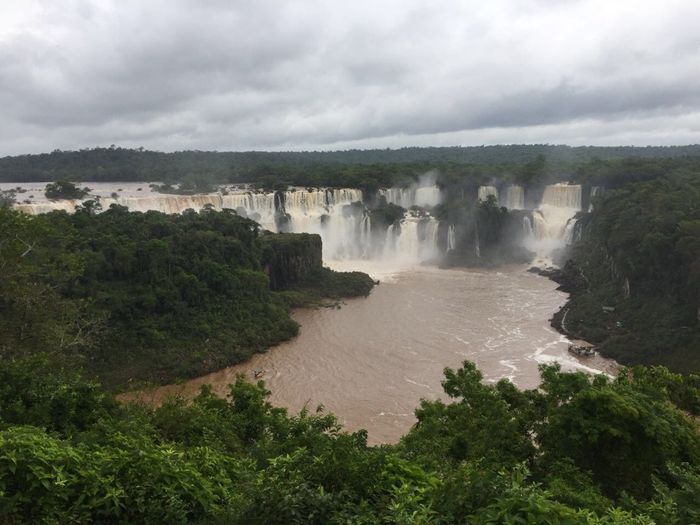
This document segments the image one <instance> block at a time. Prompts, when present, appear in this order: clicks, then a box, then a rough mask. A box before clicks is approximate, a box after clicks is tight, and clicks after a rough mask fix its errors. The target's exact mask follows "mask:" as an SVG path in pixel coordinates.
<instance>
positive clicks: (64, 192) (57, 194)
mask: <svg viewBox="0 0 700 525" xmlns="http://www.w3.org/2000/svg"><path fill="white" fill-rule="evenodd" d="M88 193H90V188H78V187H77V186H76V185H75V184H73V183H72V182H69V181H67V180H58V181H56V182H51V183H49V184H47V185H46V191H45V192H44V195H46V198H47V199H49V200H60V199H82V198H83V197H85V196H86V195H87V194H88Z"/></svg>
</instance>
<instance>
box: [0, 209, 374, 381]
mask: <svg viewBox="0 0 700 525" xmlns="http://www.w3.org/2000/svg"><path fill="white" fill-rule="evenodd" d="M258 228H259V227H258V225H257V224H256V223H254V222H253V221H251V220H248V219H245V218H242V217H239V216H238V215H236V214H235V212H232V211H222V212H213V211H205V212H202V213H200V214H197V213H194V212H191V211H187V212H185V213H183V214H182V215H165V214H161V213H156V212H148V213H129V212H127V211H126V210H125V209H124V208H122V207H119V206H115V205H113V206H112V207H110V209H109V210H106V211H104V212H103V213H99V214H95V213H94V209H93V208H92V207H90V206H84V207H83V208H81V209H78V210H77V211H76V213H75V214H73V215H68V214H66V213H63V212H54V213H50V214H46V215H42V216H36V217H29V216H26V215H22V214H20V213H17V212H14V211H12V210H7V209H0V246H2V251H0V269H1V270H2V272H3V277H4V278H3V279H2V280H0V312H2V315H0V351H1V353H2V355H3V356H4V357H6V358H9V357H12V356H16V355H28V354H31V353H34V352H37V351H45V350H46V349H51V350H52V351H53V352H55V353H56V354H58V355H62V356H64V357H71V358H73V359H76V360H79V361H80V362H81V363H82V364H83V366H85V367H86V368H87V369H88V370H89V371H90V372H92V373H95V374H97V375H99V377H100V378H101V379H102V380H103V381H104V382H105V383H107V384H109V385H110V386H116V385H122V386H123V385H125V384H127V383H128V382H130V381H140V380H150V381H155V382H164V381H172V380H173V379H175V378H177V377H191V376H194V375H201V374H203V373H206V372H209V371H213V370H216V369H220V368H222V367H224V366H227V365H229V364H233V363H236V362H239V361H242V360H244V359H246V358H248V357H249V356H250V355H251V354H252V353H253V352H257V351H261V350H264V349H265V348H267V347H269V346H271V345H273V344H276V343H278V342H280V341H283V340H286V339H288V338H290V337H292V336H294V335H296V334H297V331H298V326H297V324H296V323H295V322H294V321H293V320H292V319H291V318H290V316H289V307H288V306H287V304H285V302H284V301H283V300H282V299H281V298H280V297H278V296H277V295H276V294H274V293H272V292H271V291H270V289H269V288H270V281H269V278H268V276H267V275H266V273H265V272H266V270H267V271H268V272H269V274H270V275H271V276H273V275H275V276H276V275H279V274H280V273H282V272H283V271H284V270H285V268H294V269H295V272H287V273H284V282H282V283H279V282H278V283H277V284H278V285H279V287H281V288H289V287H292V286H306V288H305V293H306V294H307V295H306V299H307V302H315V301H318V300H319V299H320V297H328V296H330V297H333V298H337V297H338V296H342V295H345V294H347V295H353V296H354V295H366V294H367V293H369V289H371V286H372V284H373V283H372V281H371V280H370V278H369V277H368V276H366V275H364V274H358V273H349V274H336V273H334V272H331V271H330V270H327V269H323V268H322V263H321V242H320V238H319V237H318V236H315V235H299V236H297V235H292V234H284V235H276V236H270V237H274V238H275V239H276V240H277V242H276V243H274V244H271V243H270V242H267V241H266V239H267V237H263V238H262V239H261V238H260V237H259V234H258ZM281 239H283V240H281ZM278 289H279V288H278Z"/></svg>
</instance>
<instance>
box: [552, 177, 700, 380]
mask: <svg viewBox="0 0 700 525" xmlns="http://www.w3.org/2000/svg"><path fill="white" fill-rule="evenodd" d="M699 173H700V172H698V173H678V174H674V175H670V176H667V177H662V178H658V179H655V180H653V181H648V182H643V183H637V184H630V185H627V186H625V187H623V188H621V189H619V190H617V191H612V192H606V193H605V195H604V197H602V198H600V199H598V200H596V201H595V205H594V210H593V212H592V213H591V214H590V215H588V216H583V217H581V218H580V226H581V232H582V237H581V240H580V241H579V242H578V243H576V245H575V246H574V248H573V252H572V254H571V259H572V262H571V263H569V264H568V266H566V267H565V272H564V274H563V276H562V279H563V280H564V281H565V283H566V285H567V291H570V292H571V293H572V296H571V298H570V300H569V302H568V303H567V305H566V306H565V307H564V308H563V309H562V311H561V312H560V313H559V314H558V316H557V317H556V318H555V322H556V323H558V324H559V325H561V324H562V321H563V323H564V328H565V329H566V331H568V332H570V333H572V334H574V335H577V336H579V337H582V338H584V339H587V340H589V341H591V342H594V343H597V344H599V345H600V348H601V349H602V350H603V352H604V353H605V354H606V355H609V356H612V357H614V358H616V359H617V360H619V361H621V362H622V363H627V364H637V363H641V364H663V365H666V366H669V367H670V368H672V369H674V370H677V371H682V372H696V373H698V372H700V178H699V176H698V174H699ZM564 315H566V316H565V317H564Z"/></svg>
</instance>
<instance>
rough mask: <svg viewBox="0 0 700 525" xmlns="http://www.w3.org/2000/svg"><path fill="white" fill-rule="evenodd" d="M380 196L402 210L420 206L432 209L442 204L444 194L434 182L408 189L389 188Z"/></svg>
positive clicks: (382, 191) (381, 192)
mask: <svg viewBox="0 0 700 525" xmlns="http://www.w3.org/2000/svg"><path fill="white" fill-rule="evenodd" d="M379 196H380V197H384V198H385V199H386V201H387V202H388V203H390V204H396V205H397V206H401V207H402V208H406V209H408V208H411V207H412V206H420V207H421V208H432V207H433V206H437V205H438V204H440V203H441V202H442V192H441V191H440V188H438V187H437V186H436V185H435V184H434V182H432V181H430V183H425V182H423V183H420V182H419V183H417V184H413V185H411V186H409V187H407V188H388V189H382V190H379Z"/></svg>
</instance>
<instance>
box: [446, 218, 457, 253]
mask: <svg viewBox="0 0 700 525" xmlns="http://www.w3.org/2000/svg"><path fill="white" fill-rule="evenodd" d="M456 247H457V239H456V236H455V226H454V224H450V225H449V226H448V227H447V251H451V250H454V249H455V248H456Z"/></svg>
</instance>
